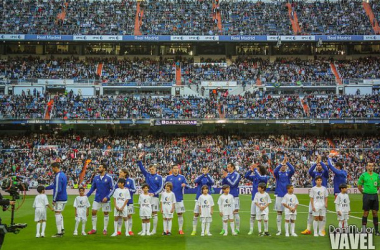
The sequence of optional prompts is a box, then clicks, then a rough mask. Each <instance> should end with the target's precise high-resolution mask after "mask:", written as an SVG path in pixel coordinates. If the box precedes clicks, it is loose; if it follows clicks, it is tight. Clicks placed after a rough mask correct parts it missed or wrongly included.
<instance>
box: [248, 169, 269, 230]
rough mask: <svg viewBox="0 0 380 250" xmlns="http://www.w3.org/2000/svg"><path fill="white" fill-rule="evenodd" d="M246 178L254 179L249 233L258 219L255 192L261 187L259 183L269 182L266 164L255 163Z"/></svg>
mask: <svg viewBox="0 0 380 250" xmlns="http://www.w3.org/2000/svg"><path fill="white" fill-rule="evenodd" d="M244 178H246V179H248V180H250V181H252V204H251V219H250V222H249V225H250V228H249V233H248V234H249V235H251V234H253V227H254V224H255V220H256V204H255V202H254V201H253V200H254V198H255V194H256V193H257V188H258V187H259V183H265V184H267V183H268V180H269V178H270V177H269V176H268V175H267V171H266V169H265V167H264V166H262V165H259V164H255V163H253V164H252V165H251V167H250V170H248V171H247V173H246V174H245V176H244Z"/></svg>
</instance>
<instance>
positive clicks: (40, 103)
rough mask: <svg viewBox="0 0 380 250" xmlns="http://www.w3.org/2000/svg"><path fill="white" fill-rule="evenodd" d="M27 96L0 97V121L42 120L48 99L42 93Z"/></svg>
mask: <svg viewBox="0 0 380 250" xmlns="http://www.w3.org/2000/svg"><path fill="white" fill-rule="evenodd" d="M37 92H38V91H36V94H32V93H30V94H29V95H28V94H27V93H25V92H23V94H22V95H11V96H4V95H0V103H1V105H0V119H7V118H12V119H41V118H44V115H45V110H46V105H47V103H48V101H49V100H48V99H47V98H45V96H44V95H43V94H42V93H37Z"/></svg>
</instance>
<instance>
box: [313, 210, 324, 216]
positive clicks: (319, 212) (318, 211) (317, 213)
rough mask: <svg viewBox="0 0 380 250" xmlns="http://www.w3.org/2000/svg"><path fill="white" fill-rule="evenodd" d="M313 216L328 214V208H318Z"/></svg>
mask: <svg viewBox="0 0 380 250" xmlns="http://www.w3.org/2000/svg"><path fill="white" fill-rule="evenodd" d="M313 216H323V217H325V216H326V208H322V209H318V210H316V211H315V212H314V211H313Z"/></svg>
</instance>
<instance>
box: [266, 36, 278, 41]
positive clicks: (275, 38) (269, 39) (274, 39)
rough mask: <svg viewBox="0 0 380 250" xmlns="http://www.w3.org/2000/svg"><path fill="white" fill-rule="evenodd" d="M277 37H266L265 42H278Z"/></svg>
mask: <svg viewBox="0 0 380 250" xmlns="http://www.w3.org/2000/svg"><path fill="white" fill-rule="evenodd" d="M279 38H280V37H279V36H267V41H278V39H279Z"/></svg>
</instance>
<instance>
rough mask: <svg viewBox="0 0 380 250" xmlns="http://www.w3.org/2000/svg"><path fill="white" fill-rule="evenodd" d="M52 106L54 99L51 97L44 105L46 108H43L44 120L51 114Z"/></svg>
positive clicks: (48, 118)
mask: <svg viewBox="0 0 380 250" xmlns="http://www.w3.org/2000/svg"><path fill="white" fill-rule="evenodd" d="M53 107H54V100H53V99H51V100H50V101H49V102H48V104H47V105H46V109H45V119H46V120H50V114H51V111H52V110H53Z"/></svg>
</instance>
